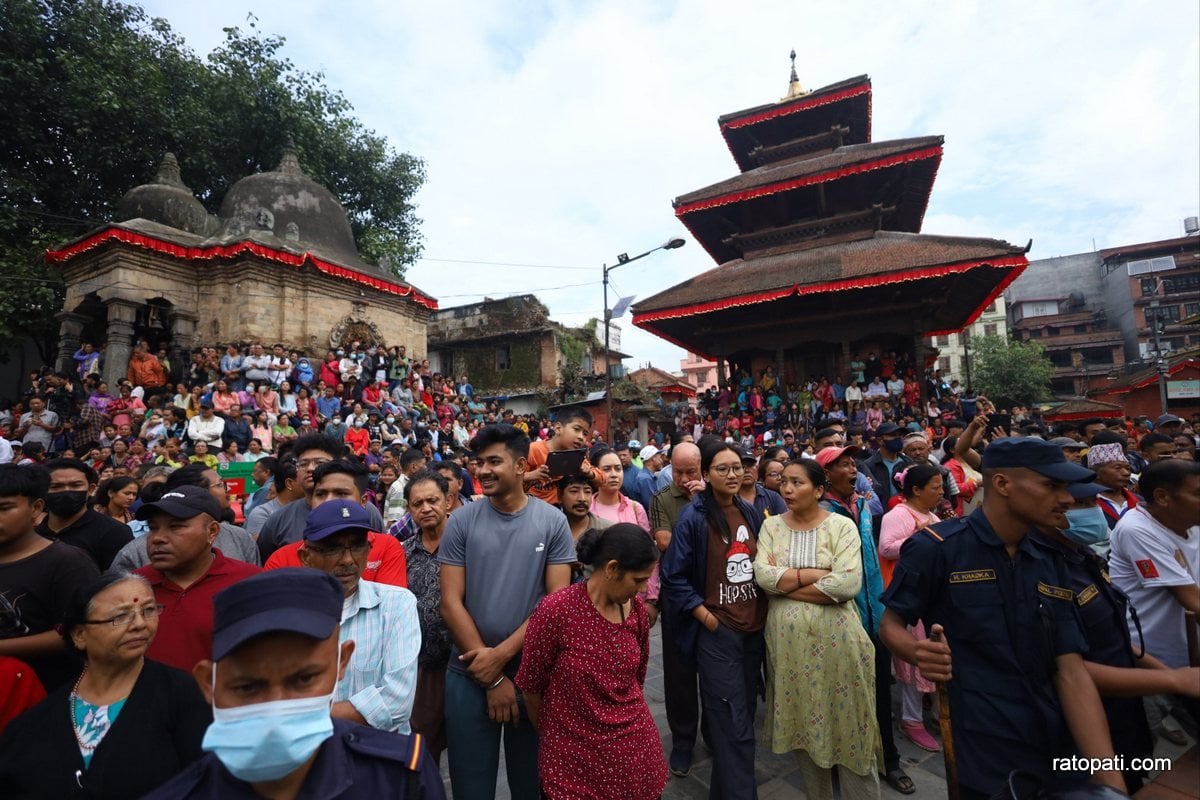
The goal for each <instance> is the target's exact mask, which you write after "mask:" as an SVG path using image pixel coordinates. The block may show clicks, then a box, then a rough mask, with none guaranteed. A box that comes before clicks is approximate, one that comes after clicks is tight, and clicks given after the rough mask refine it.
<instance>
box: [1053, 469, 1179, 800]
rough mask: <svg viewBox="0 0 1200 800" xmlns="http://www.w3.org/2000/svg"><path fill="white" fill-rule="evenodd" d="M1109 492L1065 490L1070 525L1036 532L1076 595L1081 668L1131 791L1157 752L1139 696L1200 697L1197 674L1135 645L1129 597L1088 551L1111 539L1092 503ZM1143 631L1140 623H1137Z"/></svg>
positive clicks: (1089, 487)
mask: <svg viewBox="0 0 1200 800" xmlns="http://www.w3.org/2000/svg"><path fill="white" fill-rule="evenodd" d="M1106 489H1107V487H1105V486H1101V485H1100V484H1098V483H1073V484H1071V485H1070V486H1069V487H1067V490H1068V491H1069V492H1070V493H1071V497H1073V498H1074V500H1075V502H1074V504H1073V505H1072V506H1071V509H1070V510H1069V511H1068V512H1067V523H1068V525H1067V527H1066V528H1064V529H1062V530H1058V529H1055V528H1043V527H1039V528H1038V532H1037V535H1038V536H1039V537H1041V538H1042V540H1043V541H1045V542H1047V543H1048V544H1049V545H1050V546H1051V547H1053V548H1054V549H1055V550H1056V551H1057V552H1058V554H1059V555H1060V557H1061V558H1062V560H1063V566H1064V571H1065V582H1066V588H1067V589H1069V590H1070V591H1071V593H1072V594H1073V595H1074V597H1075V605H1076V607H1077V608H1078V609H1079V618H1080V623H1081V627H1082V630H1083V635H1084V638H1085V639H1086V641H1087V647H1088V650H1087V655H1086V656H1085V658H1086V664H1087V668H1088V672H1089V673H1091V676H1092V680H1094V681H1095V682H1096V688H1097V689H1098V690H1099V692H1100V695H1101V699H1102V701H1103V703H1104V713H1105V716H1106V717H1108V729H1109V731H1111V733H1112V740H1113V748H1114V749H1115V750H1116V752H1117V755H1119V756H1122V757H1123V761H1124V763H1123V769H1122V774H1123V775H1124V776H1125V785H1126V787H1127V789H1128V791H1129V793H1130V794H1133V793H1134V792H1136V791H1137V790H1138V789H1140V788H1141V787H1142V785H1143V783H1144V778H1145V776H1144V774H1143V773H1142V772H1140V771H1135V770H1134V769H1133V763H1134V762H1133V760H1134V759H1135V758H1146V757H1148V756H1151V755H1153V754H1154V738H1153V736H1152V735H1151V733H1150V725H1149V723H1147V721H1146V711H1145V708H1144V707H1143V705H1142V699H1141V695H1152V694H1179V695H1191V696H1193V697H1194V696H1198V695H1200V669H1197V668H1195V667H1190V668H1185V669H1168V668H1167V666H1166V665H1165V664H1163V663H1162V662H1161V661H1159V660H1158V659H1156V658H1155V657H1154V656H1152V655H1150V654H1148V653H1146V649H1145V646H1144V642H1141V641H1136V642H1135V641H1132V640H1131V638H1130V636H1129V627H1128V626H1127V625H1126V624H1125V619H1126V614H1127V613H1129V612H1130V611H1131V610H1132V617H1133V619H1135V620H1136V619H1137V609H1132V608H1131V606H1130V604H1129V598H1127V597H1126V596H1125V594H1124V593H1123V592H1122V591H1121V590H1120V589H1118V588H1117V587H1116V586H1114V585H1113V583H1112V580H1110V579H1109V577H1108V567H1107V565H1106V564H1105V562H1104V559H1103V558H1101V557H1100V556H1099V555H1097V554H1096V552H1095V551H1094V550H1092V548H1091V547H1090V546H1089V545H1091V544H1094V543H1096V542H1102V541H1105V540H1106V539H1108V523H1107V521H1106V519H1105V516H1104V512H1103V511H1102V510H1101V509H1100V507H1099V506H1097V505H1096V495H1098V494H1099V493H1100V492H1103V491H1105V490H1106ZM1137 627H1139V628H1140V626H1137Z"/></svg>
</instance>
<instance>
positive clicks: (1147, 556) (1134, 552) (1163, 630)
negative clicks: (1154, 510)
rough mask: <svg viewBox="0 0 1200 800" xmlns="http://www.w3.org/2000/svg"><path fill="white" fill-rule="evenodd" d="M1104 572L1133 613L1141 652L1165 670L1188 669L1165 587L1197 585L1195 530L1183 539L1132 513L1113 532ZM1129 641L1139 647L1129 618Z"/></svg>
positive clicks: (1174, 606)
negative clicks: (1125, 597) (1141, 639)
mask: <svg viewBox="0 0 1200 800" xmlns="http://www.w3.org/2000/svg"><path fill="white" fill-rule="evenodd" d="M1108 571H1109V574H1110V575H1111V577H1112V580H1113V583H1115V584H1116V585H1117V588H1118V589H1120V590H1121V591H1123V592H1125V594H1127V595H1129V600H1130V602H1131V603H1132V604H1133V607H1134V609H1135V610H1136V611H1137V615H1138V619H1139V620H1140V621H1141V624H1142V636H1143V637H1144V638H1145V641H1146V652H1147V653H1150V654H1151V655H1152V656H1154V657H1155V658H1157V659H1159V660H1160V661H1162V662H1163V663H1164V664H1166V665H1167V666H1168V667H1186V666H1188V654H1187V638H1186V633H1185V629H1184V610H1183V606H1181V605H1180V604H1179V602H1178V601H1177V600H1176V599H1175V596H1174V595H1172V594H1171V592H1170V587H1172V586H1188V585H1190V584H1200V525H1197V526H1193V527H1191V528H1189V529H1188V536H1187V538H1184V537H1181V536H1178V535H1176V534H1175V533H1173V532H1172V531H1170V530H1169V529H1168V528H1167V527H1166V526H1164V525H1163V524H1162V523H1160V522H1159V521H1158V520H1156V519H1154V517H1152V516H1150V514H1149V513H1148V512H1147V511H1146V509H1145V508H1143V507H1142V506H1138V507H1136V508H1133V509H1131V510H1130V511H1129V513H1127V514H1125V516H1123V517H1121V519H1120V521H1119V522H1117V526H1116V527H1115V528H1114V529H1113V532H1112V552H1111V553H1110V555H1109V562H1108ZM1129 635H1130V637H1131V638H1132V640H1133V645H1134V647H1138V645H1139V642H1138V634H1137V629H1136V628H1135V627H1134V624H1133V619H1132V617H1131V618H1130V619H1129Z"/></svg>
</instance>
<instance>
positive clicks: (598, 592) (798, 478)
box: [0, 343, 1200, 800]
mask: <svg viewBox="0 0 1200 800" xmlns="http://www.w3.org/2000/svg"><path fill="white" fill-rule="evenodd" d="M150 350H151V348H150V347H149V346H148V345H147V344H146V343H141V344H139V345H138V347H137V348H136V351H135V354H134V356H133V358H132V359H131V363H130V367H129V370H128V375H127V377H126V379H125V380H122V381H121V382H120V384H119V385H118V386H116V387H115V388H116V392H117V393H116V395H115V396H114V395H111V394H109V387H108V386H107V385H106V384H105V383H104V382H103V381H101V380H100V378H99V373H100V371H101V369H102V367H103V363H102V361H101V360H100V358H99V357H98V354H97V353H96V352H94V351H93V350H92V348H90V347H88V346H84V347H82V348H81V349H80V351H79V353H78V354H77V356H76V361H77V363H78V365H79V367H78V371H77V372H75V373H54V372H52V371H41V372H39V373H37V374H36V375H34V376H31V377H32V387H31V389H30V390H29V391H28V392H27V393H26V394H25V395H24V396H23V397H21V398H19V399H18V400H17V402H15V403H14V404H13V405H12V406H11V407H10V408H9V409H6V411H7V412H8V414H7V415H6V416H4V417H0V431H2V433H3V436H0V674H3V675H4V680H3V682H2V684H0V685H3V687H4V691H3V694H2V695H0V731H2V733H0V795H3V796H5V797H10V796H11V797H49V796H55V797H57V796H62V797H73V796H88V797H114V798H115V797H138V796H143V795H145V796H148V797H164V798H167V797H170V798H176V797H192V796H196V797H199V796H214V795H215V796H230V797H236V796H271V797H297V796H308V795H309V794H315V793H317V788H316V787H326V788H328V787H334V786H343V787H353V792H352V794H348V795H345V796H367V794H366V793H367V792H371V791H377V792H387V793H388V794H390V795H392V796H402V797H409V796H412V797H416V796H421V795H420V793H421V792H424V795H423V796H425V797H440V796H443V792H444V790H443V786H442V781H441V778H440V776H439V768H440V765H441V763H442V762H443V761H445V762H446V764H447V767H448V773H449V780H450V785H451V790H452V794H453V796H454V797H456V798H460V800H475V799H476V798H479V799H481V800H482V799H483V798H487V799H488V800H490V798H493V797H494V796H495V794H496V787H497V781H498V772H499V765H500V752H501V750H500V748H501V747H502V746H503V748H504V764H505V770H506V774H507V783H508V787H509V790H510V792H511V794H512V796H513V797H515V798H528V799H529V800H536V798H540V797H548V798H552V800H553V799H556V798H575V797H596V798H622V799H624V798H630V799H631V800H639V799H640V798H646V799H647V800H649V799H650V798H656V797H659V796H660V795H661V794H662V793H663V791H664V789H665V787H666V786H667V783H668V781H669V780H670V776H671V775H675V776H686V775H688V774H689V773H690V772H691V770H692V768H693V765H694V763H695V761H696V753H697V750H698V746H699V744H700V742H701V741H703V743H704V745H705V747H706V748H707V750H708V752H709V753H710V754H711V756H712V772H711V779H710V797H711V798H714V800H726V799H728V798H753V797H756V796H757V794H756V788H755V787H756V785H757V783H758V778H759V776H756V774H755V754H756V750H757V748H758V747H760V746H761V747H766V748H769V749H770V750H771V751H772V752H775V753H792V754H794V755H795V757H796V759H797V763H798V766H799V769H800V772H801V775H802V779H803V781H804V786H805V790H806V792H807V794H808V796H810V797H813V798H832V797H834V796H835V791H837V792H840V796H842V797H844V798H860V797H862V798H870V797H878V796H879V795H880V786H881V781H883V782H885V783H887V784H888V785H890V786H892V787H893V788H894V789H896V790H897V791H899V792H901V793H905V794H911V793H913V792H915V791H916V786H915V784H914V782H913V780H912V778H911V776H909V775H908V774H906V772H905V770H904V769H903V766H902V765H901V762H900V756H899V750H898V748H897V746H896V735H897V734H899V735H900V736H903V737H905V738H907V739H908V740H910V741H911V742H913V744H915V745H916V746H917V747H920V748H923V749H925V750H929V751H937V750H940V749H941V748H942V746H943V742H942V741H940V729H939V728H938V727H937V720H936V714H937V704H936V703H934V702H931V698H932V697H933V695H934V693H935V692H936V690H937V687H938V686H939V685H944V686H946V688H947V694H948V698H949V708H950V709H951V710H952V712H953V714H952V716H953V719H954V722H955V727H954V750H955V754H956V759H957V765H958V781H959V784H960V786H959V789H960V796H962V797H966V798H972V797H988V796H990V795H991V794H992V793H993V792H994V791H995V790H996V789H997V788H998V787H1000V786H1001V785H1002V784H1003V783H1004V782H1005V780H1006V779H1007V778H1008V775H1009V773H1010V772H1011V771H1012V770H1016V769H1020V770H1025V771H1027V772H1030V773H1033V774H1034V775H1037V776H1039V777H1040V778H1042V779H1043V780H1045V781H1046V782H1047V784H1048V785H1056V784H1067V783H1070V782H1072V781H1079V780H1083V779H1086V778H1087V777H1089V776H1087V775H1080V774H1072V773H1064V772H1054V771H1053V770H1052V763H1053V761H1052V759H1053V758H1055V757H1056V756H1068V755H1072V754H1079V755H1082V756H1085V757H1089V758H1105V757H1109V756H1112V755H1114V753H1115V754H1121V755H1124V756H1126V758H1127V762H1126V764H1127V768H1126V769H1124V770H1121V769H1116V770H1106V771H1100V772H1097V773H1096V774H1094V775H1092V776H1090V777H1091V778H1092V779H1093V780H1096V781H1098V782H1101V783H1105V784H1107V785H1109V786H1113V787H1116V788H1120V789H1123V790H1128V791H1130V792H1132V791H1133V790H1134V789H1136V788H1137V787H1138V786H1140V785H1141V783H1142V781H1144V780H1145V778H1146V777H1147V776H1146V774H1145V773H1144V771H1142V770H1141V769H1140V768H1139V767H1137V766H1136V765H1134V763H1133V762H1132V759H1133V758H1135V757H1139V756H1145V755H1150V754H1152V753H1153V751H1154V739H1155V737H1163V738H1166V739H1168V740H1170V741H1172V742H1175V743H1180V742H1186V741H1187V737H1188V736H1189V735H1191V736H1193V737H1194V736H1195V735H1196V729H1195V725H1196V719H1197V717H1198V716H1200V709H1198V708H1197V698H1200V668H1197V667H1196V666H1192V665H1193V664H1196V663H1200V660H1198V659H1200V653H1193V652H1190V651H1189V642H1190V641H1194V637H1193V638H1192V639H1190V640H1189V637H1188V630H1189V626H1193V627H1194V625H1195V622H1194V616H1189V615H1196V614H1197V613H1200V528H1198V527H1197V520H1200V464H1198V463H1197V462H1196V460H1195V450H1196V433H1197V431H1196V428H1195V427H1194V425H1193V423H1189V422H1185V421H1184V420H1181V419H1179V418H1177V417H1173V416H1170V415H1164V416H1163V417H1160V418H1158V419H1157V420H1155V421H1149V420H1145V421H1143V420H1126V419H1118V420H1099V419H1097V420H1085V421H1083V422H1079V423H1061V424H1058V425H1055V426H1054V427H1053V429H1051V428H1050V426H1048V425H1047V424H1046V423H1045V422H1044V421H1042V420H1041V419H1040V418H1039V417H1038V416H1037V413H1036V411H1030V410H1029V409H1025V408H1019V407H1018V408H1012V409H1007V410H1005V411H1004V412H1003V413H1001V412H1000V410H998V409H995V408H993V407H992V406H991V404H990V403H989V402H988V400H987V398H984V397H980V396H977V395H974V394H972V393H971V392H969V390H964V391H961V392H960V391H958V388H957V387H956V386H955V385H953V383H951V384H947V383H945V382H943V381H941V378H940V375H938V374H936V373H934V374H931V375H929V376H928V380H927V381H926V383H925V385H922V384H921V383H917V382H916V380H915V379H914V378H913V375H914V370H913V369H912V367H911V366H910V365H908V364H907V363H906V362H905V359H904V358H903V357H897V356H896V355H895V354H890V353H889V354H885V356H884V358H882V359H876V358H875V357H874V354H870V355H869V356H868V358H867V359H866V360H859V359H857V357H856V359H855V361H854V362H853V363H852V365H851V367H852V375H851V376H849V377H850V378H851V379H850V380H846V381H843V380H842V379H840V378H835V379H834V381H833V382H830V381H827V380H825V379H824V378H819V379H818V380H816V381H813V382H811V383H808V384H805V385H803V386H800V387H799V388H797V387H795V386H788V387H786V388H785V387H783V386H782V385H781V384H780V383H779V381H778V379H777V378H776V377H775V376H774V374H773V373H772V371H771V370H770V369H767V370H765V371H763V372H762V373H761V374H760V376H759V380H758V381H757V382H755V381H753V380H751V379H750V376H749V375H747V374H745V373H741V374H739V375H738V376H736V377H735V380H734V381H733V382H732V383H731V385H730V386H728V387H713V388H712V389H710V390H709V391H708V392H706V393H705V394H704V395H703V396H702V397H701V398H699V400H698V403H697V406H696V408H695V409H694V410H688V411H686V412H681V413H680V414H679V417H678V419H677V420H676V423H677V424H676V429H675V430H674V432H672V433H670V434H667V433H665V432H664V431H662V430H661V429H655V430H653V431H652V432H651V436H650V437H649V438H648V439H646V441H645V442H642V441H637V440H634V439H632V438H630V437H629V436H628V435H622V436H621V437H620V438H619V439H618V441H617V442H616V443H615V444H609V443H604V442H601V441H600V439H601V438H602V437H601V435H600V432H599V431H597V430H595V429H594V424H593V420H592V418H591V416H590V415H589V414H588V412H587V411H586V410H584V409H582V408H578V407H569V408H564V409H561V410H560V411H559V412H558V413H557V415H556V416H555V417H554V419H553V420H549V419H543V418H539V417H536V416H531V417H520V416H517V415H514V414H513V413H512V412H511V411H510V410H506V409H504V408H503V407H501V406H499V405H497V404H495V403H489V402H485V401H484V400H483V399H482V398H479V397H477V395H476V393H475V391H474V389H473V387H472V386H471V385H470V383H469V381H468V379H467V376H465V375H461V376H457V380H454V379H447V378H446V377H445V376H442V375H440V374H436V373H430V372H429V369H428V363H427V362H422V361H419V360H416V359H409V358H407V356H406V355H405V353H404V349H403V348H392V349H390V350H386V351H385V350H382V349H377V348H372V347H369V346H362V345H358V344H353V345H349V346H347V347H346V348H345V349H344V350H339V351H331V352H330V353H328V354H327V355H326V356H325V357H324V359H323V360H321V361H319V362H316V361H314V360H310V359H308V358H305V357H303V356H302V355H300V354H298V353H288V352H286V351H285V349H284V348H282V347H278V346H276V347H274V348H271V352H270V353H268V352H267V350H266V349H265V348H263V347H262V346H260V345H252V346H250V347H248V348H246V350H245V352H243V351H242V350H241V349H239V348H238V347H236V346H230V347H229V348H226V349H225V352H224V354H221V353H219V352H218V351H217V350H216V349H204V350H202V351H199V352H197V353H196V354H194V356H193V359H192V361H191V363H189V364H187V365H178V366H177V367H176V368H174V369H173V368H172V365H171V364H170V363H169V361H168V360H167V359H166V353H165V351H162V352H159V353H158V354H157V355H153V354H151V352H150ZM856 364H857V365H858V366H857V367H856V366H855V365H856ZM175 378H178V380H175ZM876 384H879V385H882V387H883V390H882V391H883V392H884V394H882V395H880V394H879V389H878V387H877V386H876ZM910 384H911V385H913V386H915V394H910V389H909V386H910ZM893 386H894V387H895V391H894V392H893V391H892V388H893ZM858 394H861V395H862V397H861V398H860V397H858V396H857V395H858ZM923 398H924V405H922V400H923ZM863 403H866V405H865V406H864V405H862V404H863ZM876 412H877V413H876ZM246 462H252V465H251V466H250V467H249V469H251V470H252V481H253V484H252V487H256V488H253V491H248V492H246V493H245V495H244V496H240V497H239V496H231V494H230V492H229V488H228V484H227V481H226V480H225V477H224V473H228V472H230V469H229V468H230V465H233V464H239V463H246ZM243 469H245V468H243ZM656 624H661V626H662V628H661V637H662V643H663V646H662V649H661V652H660V653H654V654H652V653H651V650H650V636H651V630H652V629H653V627H654V626H655V625H656ZM652 658H653V659H659V658H661V666H662V670H663V674H664V681H663V683H664V689H665V706H666V716H667V722H668V727H669V729H670V740H669V742H668V744H667V746H666V747H664V746H663V744H662V741H661V739H660V735H659V732H658V729H657V727H656V724H655V721H654V719H653V717H652V715H651V713H650V710H649V707H648V705H647V701H646V698H645V694H644V690H643V686H644V683H645V679H646V674H647V670H648V668H649V665H650V663H651V659H652ZM893 681H895V683H896V685H897V688H898V692H899V695H900V711H901V713H900V718H899V719H893V708H892V693H891V686H892V683H893ZM760 699H761V700H762V701H763V703H764V711H765V714H764V715H763V717H762V719H761V721H760V722H758V723H756V712H757V710H758V705H759V702H760ZM135 759H136V762H135ZM835 786H836V787H837V788H836V789H835ZM322 791H325V789H322ZM326 793H328V794H331V796H333V790H332V789H331V788H328V791H327V792H326ZM338 796H342V795H338Z"/></svg>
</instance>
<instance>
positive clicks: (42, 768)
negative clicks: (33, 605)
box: [0, 660, 212, 800]
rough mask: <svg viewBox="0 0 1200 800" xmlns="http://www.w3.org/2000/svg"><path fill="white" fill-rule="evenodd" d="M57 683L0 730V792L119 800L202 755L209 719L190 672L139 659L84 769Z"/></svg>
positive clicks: (65, 693)
mask: <svg viewBox="0 0 1200 800" xmlns="http://www.w3.org/2000/svg"><path fill="white" fill-rule="evenodd" d="M71 689H72V687H70V686H65V687H63V688H61V689H59V690H58V691H56V692H54V693H53V694H51V695H50V696H49V697H47V698H46V699H45V700H43V701H42V702H40V703H38V704H37V705H36V706H34V707H33V708H31V709H29V710H28V711H26V712H25V713H24V714H22V715H21V716H19V717H17V718H16V719H15V720H13V722H12V724H10V725H9V726H8V728H6V729H5V731H4V734H3V735H2V736H0V797H4V798H7V799H8V800H18V798H30V799H31V800H33V799H34V798H39V799H40V798H51V797H53V798H62V799H63V800H67V799H68V798H70V799H74V798H88V800H93V798H94V799H96V800H100V799H101V798H112V800H124V798H133V797H141V796H142V795H144V794H146V793H147V792H149V791H151V790H152V789H154V788H156V787H158V786H159V785H161V784H163V783H165V782H166V781H167V780H169V779H170V778H171V777H172V776H174V775H175V774H176V773H178V772H180V771H181V770H183V769H184V768H185V767H186V766H187V765H188V764H190V763H191V762H193V761H195V760H196V759H198V758H199V757H200V756H201V755H203V754H202V753H201V751H200V742H201V740H203V738H204V731H205V729H207V728H208V724H209V723H210V722H211V721H212V711H211V709H210V708H209V706H208V704H207V703H205V702H204V696H203V695H201V694H200V689H199V687H197V686H196V682H195V681H194V680H193V679H192V676H191V675H188V674H187V673H185V672H181V671H180V670H177V669H173V668H171V667H168V666H165V665H163V664H159V663H158V662H155V661H150V660H147V661H146V663H145V666H144V667H143V668H142V673H141V675H139V676H138V679H137V682H136V683H134V685H133V691H132V692H130V693H129V699H128V700H126V701H125V706H124V707H123V708H122V709H121V713H120V714H118V715H117V720H116V722H114V723H113V725H112V727H111V728H110V729H109V731H108V734H107V735H105V737H104V739H103V740H102V741H101V742H100V745H99V746H98V747H97V748H96V751H95V753H93V755H92V764H91V766H90V767H89V768H88V769H87V770H86V771H85V770H84V768H83V756H81V755H80V753H79V744H78V742H77V741H76V740H75V731H74V726H73V725H72V720H71Z"/></svg>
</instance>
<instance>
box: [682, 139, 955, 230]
mask: <svg viewBox="0 0 1200 800" xmlns="http://www.w3.org/2000/svg"><path fill="white" fill-rule="evenodd" d="M941 157H942V146H941V145H934V146H933V147H925V148H922V149H920V150H913V151H911V152H908V153H897V154H896V155H892V156H886V157H884V158H877V159H874V160H872V161H864V162H863V163H861V164H854V165H852V166H849V167H840V168H838V169H831V170H826V171H825V172H818V173H816V174H814V175H805V176H803V177H800V178H793V179H791V180H787V181H779V182H778V183H771V184H767V185H766V186H756V187H754V188H752V189H743V190H741V191H738V192H730V193H728V194H723V195H719V196H717V197H713V198H709V199H707V200H697V201H695V202H692V203H687V204H685V205H681V206H679V207H678V208H677V209H675V216H677V217H683V216H685V215H687V214H691V213H693V212H696V211H705V210H707V209H710V208H716V207H718V206H724V205H729V204H731V203H739V202H741V201H743V200H753V199H754V198H756V197H766V196H769V195H773V194H778V193H780V192H786V191H789V190H791V189H799V188H801V187H804V186H812V185H814V184H818V183H825V182H827V181H832V180H837V179H838V178H844V177H847V176H849V175H859V174H862V173H864V172H873V171H874V170H877V169H884V168H886V167H892V166H895V165H897V164H907V163H911V162H913V161H925V160H927V159H930V158H938V159H940V158H941ZM685 224H686V223H685Z"/></svg>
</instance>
